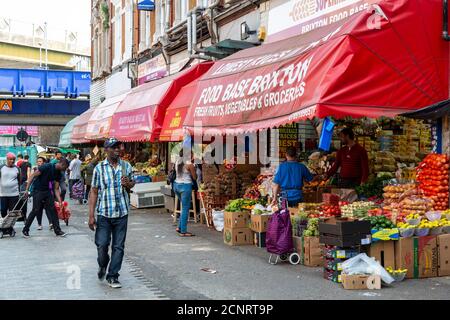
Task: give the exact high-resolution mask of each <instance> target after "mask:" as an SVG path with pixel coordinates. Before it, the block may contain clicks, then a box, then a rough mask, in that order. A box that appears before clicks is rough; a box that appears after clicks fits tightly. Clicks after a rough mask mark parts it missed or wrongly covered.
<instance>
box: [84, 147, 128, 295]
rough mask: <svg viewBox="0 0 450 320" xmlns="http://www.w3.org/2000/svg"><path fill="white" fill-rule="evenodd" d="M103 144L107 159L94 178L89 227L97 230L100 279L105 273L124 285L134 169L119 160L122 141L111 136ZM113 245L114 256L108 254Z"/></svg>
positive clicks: (114, 283)
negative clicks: (122, 270) (124, 259)
mask: <svg viewBox="0 0 450 320" xmlns="http://www.w3.org/2000/svg"><path fill="white" fill-rule="evenodd" d="M104 147H105V151H106V154H107V158H106V160H104V161H102V162H100V163H99V164H98V165H97V166H96V167H95V169H94V174H93V178H92V185H91V192H90V195H89V228H90V229H91V230H93V231H95V244H96V246H97V254H98V258H97V262H98V265H99V270H98V273H97V276H98V278H99V280H103V279H104V277H105V275H106V280H107V282H108V284H109V286H110V287H112V288H121V287H122V285H121V284H120V282H119V271H120V268H121V267H122V260H123V256H124V249H125V238H126V235H127V224H128V211H129V207H130V199H129V196H128V191H129V190H130V189H131V188H133V186H134V182H133V180H132V179H133V170H132V167H131V165H130V164H129V163H128V162H126V161H124V160H121V159H120V142H119V141H117V140H116V139H114V138H110V139H108V140H106V141H105V144H104ZM99 197H100V198H99ZM96 215H97V217H96ZM111 238H112V244H111ZM110 245H111V248H112V250H111V251H112V252H111V259H110V257H109V254H108V251H109V246H110ZM108 264H109V270H108V274H106V270H107V268H108Z"/></svg>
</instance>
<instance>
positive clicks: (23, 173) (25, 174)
mask: <svg viewBox="0 0 450 320" xmlns="http://www.w3.org/2000/svg"><path fill="white" fill-rule="evenodd" d="M29 160H30V156H29V155H27V154H26V155H24V156H23V160H22V162H21V163H20V165H19V166H18V167H19V169H20V182H21V184H20V190H19V191H20V192H25V188H26V187H27V181H28V178H29V177H30V176H31V163H30V161H29ZM18 163H19V162H18ZM24 201H25V203H22V204H23V206H22V218H21V219H18V221H25V220H26V219H27V211H28V201H26V200H24ZM22 204H21V205H22Z"/></svg>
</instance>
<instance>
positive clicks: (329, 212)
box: [320, 204, 341, 218]
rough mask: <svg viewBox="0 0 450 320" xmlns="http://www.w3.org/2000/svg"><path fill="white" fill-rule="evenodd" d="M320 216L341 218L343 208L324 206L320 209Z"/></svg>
mask: <svg viewBox="0 0 450 320" xmlns="http://www.w3.org/2000/svg"><path fill="white" fill-rule="evenodd" d="M320 216H321V217H325V218H328V217H340V216H341V208H340V207H339V206H338V205H337V206H336V205H327V204H323V205H322V206H321V207H320Z"/></svg>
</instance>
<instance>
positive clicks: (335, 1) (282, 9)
mask: <svg viewBox="0 0 450 320" xmlns="http://www.w3.org/2000/svg"><path fill="white" fill-rule="evenodd" d="M379 1H380V0H291V1H288V2H287V3H285V4H282V5H280V6H277V7H275V8H273V9H272V10H270V11H269V23H268V32H267V34H268V39H267V41H268V42H273V41H278V40H281V39H286V38H289V37H292V36H295V35H299V34H304V33H307V32H310V31H313V30H316V29H318V28H321V27H325V26H328V25H330V24H333V23H336V22H339V21H342V20H345V19H347V18H349V17H350V16H352V15H354V14H356V13H358V12H361V11H364V10H367V9H368V8H369V7H370V5H371V4H373V3H377V2H379Z"/></svg>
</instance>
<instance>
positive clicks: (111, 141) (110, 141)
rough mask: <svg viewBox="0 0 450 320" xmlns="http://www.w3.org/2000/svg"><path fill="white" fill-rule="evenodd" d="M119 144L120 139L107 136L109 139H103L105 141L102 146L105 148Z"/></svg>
mask: <svg viewBox="0 0 450 320" xmlns="http://www.w3.org/2000/svg"><path fill="white" fill-rule="evenodd" d="M119 144H120V141H119V140H117V139H116V138H109V139H107V140H106V141H105V143H104V145H103V146H104V147H105V148H112V147H115V146H117V145H119Z"/></svg>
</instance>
